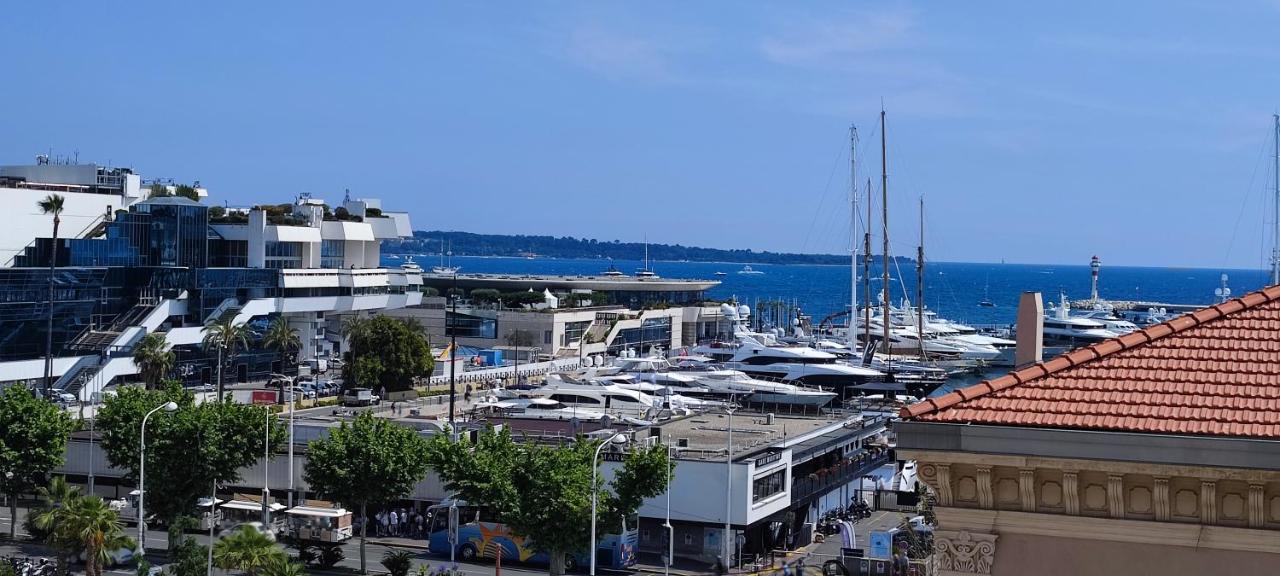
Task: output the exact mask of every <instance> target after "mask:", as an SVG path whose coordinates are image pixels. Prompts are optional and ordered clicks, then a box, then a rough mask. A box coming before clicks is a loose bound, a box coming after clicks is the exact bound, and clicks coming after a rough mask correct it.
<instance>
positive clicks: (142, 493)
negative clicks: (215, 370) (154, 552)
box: [138, 401, 178, 557]
mask: <svg viewBox="0 0 1280 576" xmlns="http://www.w3.org/2000/svg"><path fill="white" fill-rule="evenodd" d="M177 409H178V405H177V404H175V403H174V402H173V401H169V402H165V403H164V404H161V405H159V406H156V407H155V408H152V409H151V411H150V412H147V415H146V416H143V417H142V433H141V434H140V436H139V445H140V449H139V450H138V453H139V455H140V456H139V459H138V556H139V557H142V556H145V555H146V553H147V512H146V507H145V505H144V504H145V501H146V497H147V486H146V479H147V419H148V418H150V417H151V415H152V414H155V413H156V412H159V411H161V410H164V411H165V412H173V411H174V410H177Z"/></svg>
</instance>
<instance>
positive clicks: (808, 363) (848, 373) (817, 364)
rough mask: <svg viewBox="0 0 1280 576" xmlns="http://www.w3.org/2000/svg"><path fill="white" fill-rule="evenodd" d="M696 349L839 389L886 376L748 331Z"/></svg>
mask: <svg viewBox="0 0 1280 576" xmlns="http://www.w3.org/2000/svg"><path fill="white" fill-rule="evenodd" d="M761 336H764V335H761ZM694 352H695V353H697V354H702V355H705V356H709V357H711V358H712V359H714V360H715V361H718V362H721V363H722V364H723V365H724V367H725V368H730V369H733V370H740V371H742V372H745V373H747V374H749V375H752V376H755V377H764V378H776V379H778V380H781V381H782V382H785V383H789V384H804V385H807V386H823V387H826V388H829V389H835V390H837V391H843V390H844V389H845V388H852V387H856V386H858V385H860V384H865V383H867V382H871V381H877V380H881V379H883V378H884V373H882V372H880V371H878V370H873V369H871V368H866V367H862V366H853V365H850V364H842V363H840V362H838V361H837V360H838V358H837V357H836V356H835V355H834V354H829V353H827V352H822V351H820V350H814V349H813V348H809V347H807V346H781V345H772V346H770V345H765V344H762V343H761V342H760V341H758V340H757V339H755V338H753V337H752V336H749V335H746V334H739V335H738V341H737V342H733V343H713V344H710V345H704V346H699V347H697V348H694Z"/></svg>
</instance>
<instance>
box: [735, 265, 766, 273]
mask: <svg viewBox="0 0 1280 576" xmlns="http://www.w3.org/2000/svg"><path fill="white" fill-rule="evenodd" d="M738 273H739V274H764V272H762V271H760V270H756V269H755V268H752V267H751V265H750V264H747V265H746V266H743V267H742V269H741V270H739V271H738Z"/></svg>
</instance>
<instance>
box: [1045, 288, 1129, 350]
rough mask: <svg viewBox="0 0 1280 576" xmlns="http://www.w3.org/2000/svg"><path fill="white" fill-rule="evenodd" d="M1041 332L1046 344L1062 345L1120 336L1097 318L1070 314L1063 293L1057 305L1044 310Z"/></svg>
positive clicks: (1094, 341) (1082, 343) (1083, 343)
mask: <svg viewBox="0 0 1280 576" xmlns="http://www.w3.org/2000/svg"><path fill="white" fill-rule="evenodd" d="M1043 334H1044V343H1045V344H1046V345H1063V346H1083V345H1087V344H1094V343H1097V342H1102V341H1103V340H1106V339H1108V338H1115V337H1117V336H1120V334H1118V333H1116V332H1112V331H1111V330H1108V329H1107V325H1106V324H1104V323H1102V322H1100V321H1098V320H1094V319H1091V318H1080V317H1076V316H1072V315H1071V304H1070V303H1068V302H1067V297H1066V295H1065V294H1064V295H1063V296H1062V297H1061V299H1060V301H1059V305H1058V306H1053V305H1052V304H1051V305H1050V306H1049V309H1048V310H1046V311H1045V314H1044V329H1043Z"/></svg>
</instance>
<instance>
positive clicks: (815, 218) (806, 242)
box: [800, 146, 845, 253]
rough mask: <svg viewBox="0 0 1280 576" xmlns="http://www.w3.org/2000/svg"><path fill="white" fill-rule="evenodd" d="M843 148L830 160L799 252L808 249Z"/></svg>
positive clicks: (842, 154) (842, 156) (842, 155)
mask: <svg viewBox="0 0 1280 576" xmlns="http://www.w3.org/2000/svg"><path fill="white" fill-rule="evenodd" d="M844 148H845V147H844V146H842V147H841V148H840V151H839V153H838V154H836V157H835V160H834V161H832V162H831V171H830V172H828V173H827V183H826V184H825V185H823V187H822V196H821V197H820V198H819V199H818V209H817V210H816V211H815V212H814V213H813V221H812V222H810V223H809V228H808V229H806V230H805V233H804V242H802V243H801V244H800V252H801V253H803V252H805V251H807V250H808V249H809V237H810V236H811V235H812V234H813V229H814V228H816V227H817V225H818V216H819V215H821V214H822V213H823V210H822V207H823V205H825V204H826V202H827V193H828V192H830V191H831V180H833V179H834V178H835V176H836V168H837V167H839V166H840V164H841V162H840V161H841V160H843V159H844V152H845V151H844Z"/></svg>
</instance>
